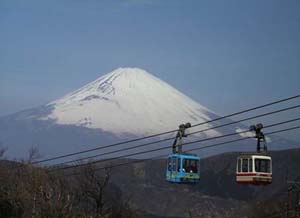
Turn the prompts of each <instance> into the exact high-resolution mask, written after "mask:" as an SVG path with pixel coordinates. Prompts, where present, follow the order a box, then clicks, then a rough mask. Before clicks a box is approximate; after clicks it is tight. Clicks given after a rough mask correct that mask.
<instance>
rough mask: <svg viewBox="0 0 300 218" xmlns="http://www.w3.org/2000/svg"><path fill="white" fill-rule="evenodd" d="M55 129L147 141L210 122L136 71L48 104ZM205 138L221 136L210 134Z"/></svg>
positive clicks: (129, 70) (119, 73)
mask: <svg viewBox="0 0 300 218" xmlns="http://www.w3.org/2000/svg"><path fill="white" fill-rule="evenodd" d="M48 106H53V108H54V109H53V111H52V112H51V114H49V115H48V116H47V117H43V118H41V119H45V120H47V119H52V120H55V122H56V123H57V124H68V125H76V126H84V127H87V128H99V129H102V130H104V131H107V132H111V133H114V134H117V135H119V134H134V135H149V134H155V133H157V132H162V131H166V130H170V129H174V128H176V127H177V126H178V125H179V124H180V123H182V122H192V123H200V122H204V121H207V120H210V119H211V117H210V115H211V114H212V112H211V111H209V110H208V109H207V108H205V107H203V106H202V105H200V104H198V103H196V102H195V101H193V100H192V99H190V98H188V97H187V96H185V95H183V94H182V93H180V92H178V91H177V90H176V89H174V88H173V87H171V86H170V85H168V84H167V83H165V82H163V81H161V80H160V79H158V78H156V77H154V76H152V75H151V74H149V73H147V72H146V71H144V70H141V69H138V68H119V69H117V70H115V71H113V72H111V73H109V74H106V75H104V76H102V77H100V78H99V79H97V80H95V81H93V82H91V83H89V84H87V85H86V86H84V87H82V88H80V89H78V90H76V91H75V92H72V93H70V94H68V95H66V96H64V97H63V98H61V99H59V100H56V101H54V102H51V103H50V104H48ZM207 135H209V136H215V135H219V133H218V132H216V131H214V130H212V131H209V132H208V133H207Z"/></svg>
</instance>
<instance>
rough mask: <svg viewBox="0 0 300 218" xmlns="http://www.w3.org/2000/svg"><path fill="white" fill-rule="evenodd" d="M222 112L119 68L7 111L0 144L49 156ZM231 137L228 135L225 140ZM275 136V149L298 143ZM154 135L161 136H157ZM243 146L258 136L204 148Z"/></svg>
mask: <svg viewBox="0 0 300 218" xmlns="http://www.w3.org/2000/svg"><path fill="white" fill-rule="evenodd" d="M218 117H219V116H218V115H217V114H215V113H214V112H213V111H211V110H209V109H207V108H205V107H204V106H202V105H200V104H199V103H197V102H195V101H193V100H192V99H190V98H189V97H187V96H186V95H184V94H182V93H180V92H179V91H177V90H176V89H175V88H173V87H171V86H170V85H168V84H167V83H165V82H163V81H162V80H160V79H158V78H156V77H155V76H153V75H151V74H149V73H147V72H146V71H144V70H142V69H138V68H119V69H117V70H115V71H113V72H111V73H108V74H106V75H104V76H101V77H100V78H98V79H96V80H95V81H93V82H91V83H89V84H87V85H85V86H84V87H82V88H80V89H78V90H76V91H74V92H72V93H69V94H67V95H65V96H63V97H62V98H60V99H58V100H55V101H53V102H50V103H48V104H46V105H43V106H40V107H37V108H32V109H28V110H24V111H21V112H18V113H15V114H12V115H9V116H5V117H1V118H0V147H5V148H8V152H9V156H10V157H24V156H26V153H27V152H28V150H29V149H30V148H31V147H38V148H39V150H40V153H41V154H42V156H43V157H45V156H47V157H49V156H54V155H61V154H64V153H70V152H76V151H80V150H85V149H89V148H94V147H95V146H100V147H101V146H103V145H107V144H111V143H115V142H121V141H124V140H128V139H133V138H137V137H142V136H148V135H152V134H157V133H161V132H165V131H170V130H175V129H177V128H178V125H179V124H182V123H186V122H190V123H191V124H192V125H194V124H198V123H202V122H205V121H208V120H212V119H215V118H218ZM229 122H232V121H231V120H230V119H222V120H219V121H217V122H212V123H209V124H206V125H201V126H197V127H194V128H191V129H189V130H188V131H190V132H194V131H197V130H200V129H206V128H208V127H211V126H216V125H222V124H225V123H229ZM253 122H254V121H253ZM245 128H247V127H245V126H243V125H242V124H236V125H231V126H226V127H223V128H218V129H214V130H210V131H205V132H202V133H199V134H198V135H193V136H189V137H188V138H187V139H185V140H189V141H192V140H194V139H195V138H198V139H199V138H201V139H203V138H207V137H208V138H209V137H214V136H219V135H224V134H228V133H233V132H240V131H241V130H243V129H245ZM175 134H176V133H171V134H169V135H164V136H162V137H168V138H169V137H173V136H175ZM238 137H243V135H242V134H241V135H240V136H238V135H237V136H234V138H235V139H236V138H238ZM231 139H232V138H231ZM231 139H230V138H225V139H223V141H228V140H231ZM273 139H274V137H273V136H272V143H271V149H287V148H292V147H295V146H297V145H295V143H293V142H290V141H287V140H285V139H282V138H279V137H277V139H276V140H273ZM152 140H157V138H154V139H152ZM147 142H149V140H148V141H147ZM216 142H218V143H219V142H220V140H217V141H216V140H214V141H209V142H206V143H204V144H197V145H195V144H193V145H187V146H185V147H184V149H185V150H187V149H189V148H195V146H198V147H200V146H203V145H206V144H211V143H216ZM140 143H144V142H136V143H130V144H122V145H121V146H122V148H123V147H131V146H132V145H137V144H140ZM171 145H172V141H169V142H165V143H163V144H153V145H151V146H147V147H143V148H139V149H138V150H137V149H136V150H134V151H128V152H127V153H133V152H139V151H145V150H151V149H153V148H160V147H162V146H164V147H166V148H170V149H166V150H164V151H159V152H156V153H151V154H150V153H147V154H145V155H144V156H139V157H136V156H134V157H133V158H143V157H147V158H148V157H153V156H155V155H158V154H159V155H161V154H168V153H170V152H171ZM119 148H120V146H119V147H117V148H116V147H112V148H107V149H105V150H101V152H103V151H104V152H107V151H112V150H117V149H119ZM241 150H244V151H245V150H255V141H254V140H251V141H245V142H241V143H238V144H233V143H232V144H229V145H226V146H222V147H218V148H210V149H205V150H202V151H201V153H200V154H201V155H205V156H207V155H212V154H217V153H222V152H226V151H241ZM122 154H124V153H122ZM122 154H120V153H118V154H115V155H117V156H118V155H122ZM87 155H90V154H87ZM106 157H107V156H106ZM72 158H73V157H71V159H72Z"/></svg>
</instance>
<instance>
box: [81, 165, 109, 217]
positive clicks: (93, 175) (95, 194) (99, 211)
mask: <svg viewBox="0 0 300 218" xmlns="http://www.w3.org/2000/svg"><path fill="white" fill-rule="evenodd" d="M80 174H81V175H79V176H77V180H78V182H79V186H80V190H81V193H82V195H83V198H84V199H85V200H86V201H87V202H91V203H92V204H93V205H94V208H93V210H94V212H95V214H96V217H102V216H103V215H104V214H106V213H107V210H106V209H107V208H106V204H107V201H106V199H105V191H106V188H107V185H108V183H109V180H110V177H111V168H110V167H106V168H105V170H104V173H103V174H100V173H99V172H98V171H97V170H96V168H95V166H94V165H92V164H89V165H86V166H84V167H83V168H82V169H81V170H80Z"/></svg>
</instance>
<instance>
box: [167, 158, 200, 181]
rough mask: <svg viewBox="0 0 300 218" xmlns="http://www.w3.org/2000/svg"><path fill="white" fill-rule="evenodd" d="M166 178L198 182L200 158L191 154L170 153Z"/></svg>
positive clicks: (168, 179)
mask: <svg viewBox="0 0 300 218" xmlns="http://www.w3.org/2000/svg"><path fill="white" fill-rule="evenodd" d="M166 180H167V181H169V182H175V183H197V182H199V180H200V158H199V157H197V156H196V155H193V154H170V155H169V156H168V163H167V172H166Z"/></svg>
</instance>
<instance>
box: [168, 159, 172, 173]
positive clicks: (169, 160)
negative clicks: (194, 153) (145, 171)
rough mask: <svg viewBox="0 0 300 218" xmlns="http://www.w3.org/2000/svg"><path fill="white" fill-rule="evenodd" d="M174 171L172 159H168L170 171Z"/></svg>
mask: <svg viewBox="0 0 300 218" xmlns="http://www.w3.org/2000/svg"><path fill="white" fill-rule="evenodd" d="M171 170H172V158H170V157H169V158H168V171H171Z"/></svg>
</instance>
